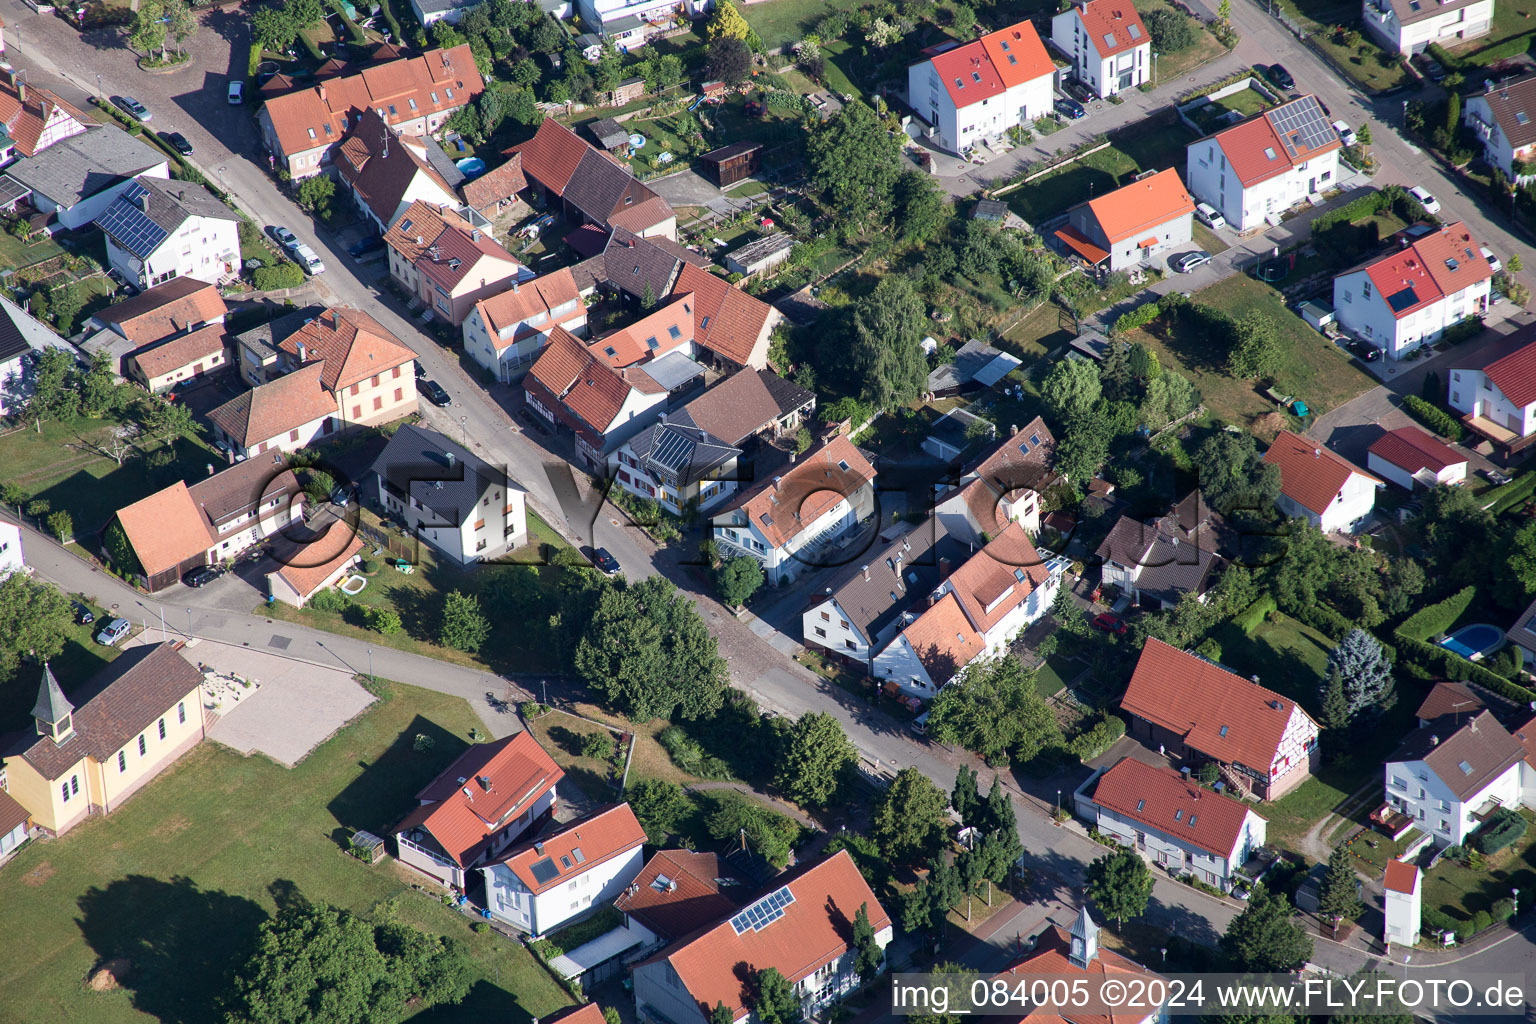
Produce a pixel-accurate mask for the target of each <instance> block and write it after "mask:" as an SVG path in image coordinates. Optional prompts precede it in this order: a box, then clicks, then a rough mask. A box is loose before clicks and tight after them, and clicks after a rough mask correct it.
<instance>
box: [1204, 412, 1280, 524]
mask: <svg viewBox="0 0 1536 1024" xmlns="http://www.w3.org/2000/svg"><path fill="white" fill-rule="evenodd" d="M1194 462H1195V471H1196V472H1198V473H1199V474H1200V493H1201V494H1203V495H1205V500H1206V501H1207V502H1208V503H1209V504H1210V506H1211V508H1213V509H1215V510H1216V511H1218V512H1220V513H1222V514H1223V515H1226V514H1228V513H1231V512H1235V511H1238V510H1255V511H1257V510H1264V511H1266V512H1267V511H1268V509H1269V508H1270V506H1272V505H1273V504H1274V501H1275V498H1276V497H1278V496H1279V494H1280V468H1279V467H1278V466H1272V465H1269V464H1267V463H1265V462H1264V457H1263V455H1261V454H1260V453H1259V447H1258V444H1257V443H1256V442H1255V441H1254V439H1253V436H1252V435H1250V434H1234V433H1232V432H1230V431H1226V430H1218V431H1216V432H1215V433H1213V434H1211V436H1210V437H1208V438H1206V439H1205V441H1203V442H1202V443H1201V445H1200V447H1199V448H1197V449H1196V450H1195V457H1194Z"/></svg>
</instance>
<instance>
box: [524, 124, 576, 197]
mask: <svg viewBox="0 0 1536 1024" xmlns="http://www.w3.org/2000/svg"><path fill="white" fill-rule="evenodd" d="M591 148H592V147H590V146H588V145H587V144H586V142H585V141H584V140H583V139H582V138H581V136H579V135H577V134H576V133H575V132H573V131H571V130H570V129H569V128H567V127H566V126H565V125H563V124H561V123H560V122H559V121H556V120H555V119H554V118H552V117H546V118H545V119H544V120H543V121H542V122H540V124H539V130H538V131H537V132H535V133H534V135H533V138H531V139H529V140H528V141H527V142H525V143H523V144H522V145H521V146H515V147H513V148H512V149H511V150H509V152H512V153H521V154H522V161H523V174H524V175H526V176H527V177H529V178H532V179H533V180H534V181H536V182H538V183H539V184H540V185H542V186H544V188H546V189H548V190H549V191H551V192H553V193H554V194H555V195H557V196H559V195H564V194H565V186H566V185H568V184H570V181H571V175H573V174H575V173H576V167H577V165H579V164H580V163H581V158H582V157H583V156H586V154H587V150H589V149H591Z"/></svg>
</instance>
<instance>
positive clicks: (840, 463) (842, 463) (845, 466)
mask: <svg viewBox="0 0 1536 1024" xmlns="http://www.w3.org/2000/svg"><path fill="white" fill-rule="evenodd" d="M837 468H838V469H840V470H842V471H843V472H844V473H846V472H848V463H847V461H846V460H844V459H838V460H837Z"/></svg>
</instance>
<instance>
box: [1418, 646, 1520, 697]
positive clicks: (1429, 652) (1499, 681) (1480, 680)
mask: <svg viewBox="0 0 1536 1024" xmlns="http://www.w3.org/2000/svg"><path fill="white" fill-rule="evenodd" d="M1396 637H1397V654H1398V662H1399V664H1404V663H1412V664H1415V665H1418V666H1419V667H1420V668H1422V669H1424V670H1425V671H1427V672H1429V673H1430V674H1431V675H1432V676H1434V677H1435V678H1439V679H1464V680H1466V681H1467V682H1470V683H1476V684H1477V685H1478V686H1481V687H1482V688H1483V689H1485V690H1492V691H1493V692H1494V693H1497V694H1498V695H1500V696H1501V697H1508V698H1509V699H1510V700H1512V701H1515V702H1516V703H1519V704H1528V703H1530V702H1531V701H1533V700H1536V690H1528V689H1526V688H1525V687H1524V686H1518V685H1516V684H1515V683H1512V682H1510V681H1509V680H1508V679H1505V678H1504V677H1503V676H1501V675H1498V674H1497V673H1494V672H1490V671H1488V670H1487V669H1485V668H1483V667H1482V666H1481V665H1479V664H1477V663H1475V662H1471V661H1468V660H1467V659H1466V658H1463V657H1462V656H1461V655H1459V654H1455V653H1452V652H1451V651H1448V650H1446V649H1445V648H1444V647H1441V646H1439V645H1438V644H1431V643H1426V642H1424V641H1423V640H1416V639H1414V638H1413V637H1411V636H1404V635H1403V634H1402V633H1400V632H1399V633H1397V634H1396Z"/></svg>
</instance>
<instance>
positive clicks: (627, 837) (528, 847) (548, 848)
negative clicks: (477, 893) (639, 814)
mask: <svg viewBox="0 0 1536 1024" xmlns="http://www.w3.org/2000/svg"><path fill="white" fill-rule="evenodd" d="M644 845H645V829H643V828H641V827H640V821H639V819H638V818H636V817H635V812H634V811H632V810H630V807H629V804H627V803H625V804H615V805H614V806H612V807H609V808H607V809H605V810H601V811H597V812H596V813H594V814H589V815H587V816H586V817H584V818H580V819H578V820H576V821H573V822H570V823H569V824H567V825H565V826H563V827H562V828H561V830H560V831H558V832H554V833H551V834H548V835H544V836H540V837H539V839H538V840H537V845H534V843H533V842H529V843H525V844H523V845H521V846H519V847H517V848H516V849H514V850H513V851H511V852H510V853H508V854H507V855H506V856H505V857H504V858H503V859H502V863H504V864H506V866H507V868H508V869H509V870H510V871H511V872H512V873H513V874H514V875H516V876H517V878H518V881H520V882H522V883H523V884H524V885H526V886H527V887H528V891H529V892H531V893H534V894H538V893H541V892H547V891H548V890H550V889H554V888H556V887H558V886H562V885H565V884H566V883H567V882H569V881H571V878H572V877H573V876H574V875H579V874H581V873H582V872H584V871H591V870H592V869H593V868H594V867H596V866H597V865H599V864H602V863H603V862H604V861H609V860H612V859H613V858H614V857H617V856H619V855H620V854H624V853H628V852H629V851H631V850H638V849H639V848H640V847H642V846H644ZM545 859H548V860H549V862H550V864H551V866H552V867H553V868H554V872H555V873H554V874H553V875H550V876H549V877H547V878H545V879H544V880H543V881H540V880H539V879H538V877H537V876H536V875H535V874H534V873H533V866H534V865H535V864H537V863H538V862H539V861H541V860H545Z"/></svg>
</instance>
